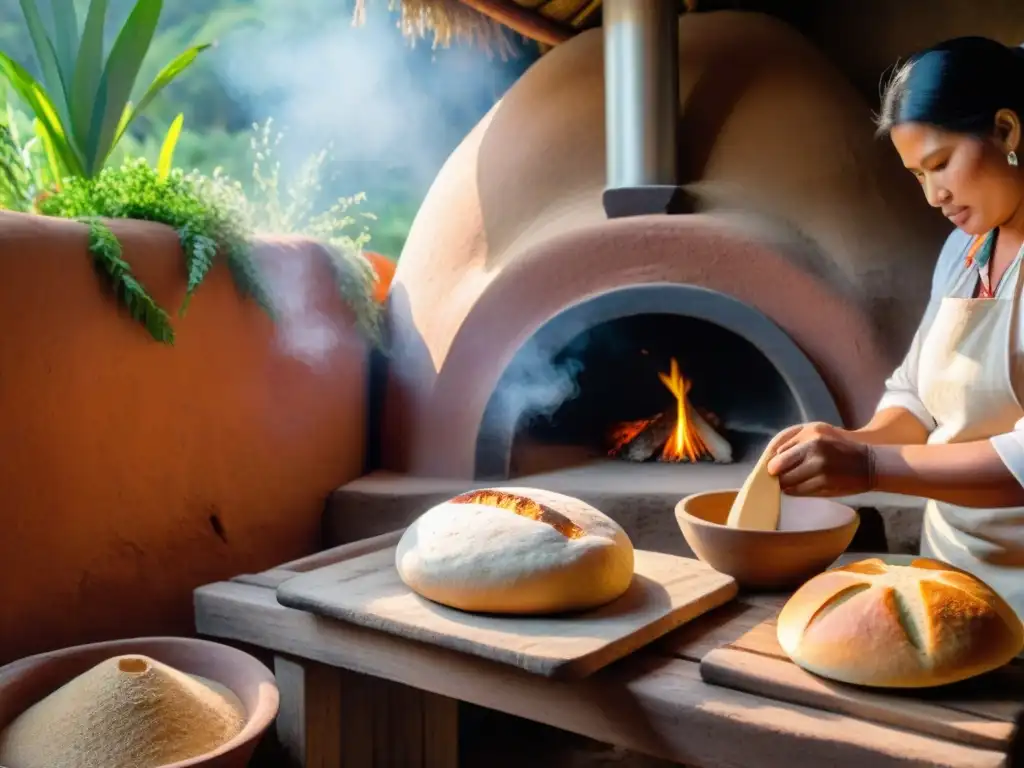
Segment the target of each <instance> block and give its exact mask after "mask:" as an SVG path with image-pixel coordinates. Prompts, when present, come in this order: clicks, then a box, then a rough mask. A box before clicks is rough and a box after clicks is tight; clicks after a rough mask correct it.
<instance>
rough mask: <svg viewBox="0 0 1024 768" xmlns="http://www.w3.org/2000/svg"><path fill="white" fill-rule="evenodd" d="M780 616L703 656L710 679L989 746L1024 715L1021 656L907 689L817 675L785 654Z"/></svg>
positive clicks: (1008, 735)
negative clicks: (960, 678) (957, 679)
mask: <svg viewBox="0 0 1024 768" xmlns="http://www.w3.org/2000/svg"><path fill="white" fill-rule="evenodd" d="M775 629H776V625H775V618H774V617H772V618H770V619H768V620H766V621H764V622H763V623H761V624H759V625H757V626H755V627H754V628H753V629H751V630H750V631H749V632H747V633H746V634H744V635H742V636H741V637H740V638H739V639H737V640H736V641H734V642H732V643H730V644H729V645H726V646H723V647H721V648H717V649H715V650H712V651H710V652H708V653H707V654H706V655H705V656H704V657H703V659H702V660H701V665H700V671H701V677H703V678H704V680H705V682H708V683H712V684H715V685H721V686H724V687H727V688H733V689H736V690H740V691H746V692H748V693H754V694H757V695H759V696H767V697H769V698H772V699H776V700H779V701H785V702H789V703H792V704H801V705H804V706H808V707H813V708H815V709H820V710H823V716H825V715H824V713H825V712H832V713H838V714H843V715H851V716H853V717H858V718H861V719H863V720H873V721H875V722H879V723H884V724H887V725H892V726H896V727H897V728H903V729H905V730H908V731H915V732H917V733H922V734H926V735H929V736H936V737H939V738H943V739H947V740H949V741H955V742H959V743H962V744H967V745H970V746H975V747H983V748H986V749H995V750H1001V751H1005V750H1006V749H1007V748H1008V747H1009V745H1010V742H1011V739H1012V737H1013V734H1014V731H1015V722H1016V721H1018V719H1019V718H1021V717H1022V716H1024V666H1022V665H1021V664H1020V663H1019V662H1014V663H1012V664H1010V665H1008V666H1006V667H1004V668H1003V669H1001V670H997V671H996V672H992V673H990V674H988V675H982V676H981V677H978V678H975V679H973V680H969V681H966V682H964V683H958V684H956V685H951V686H946V687H944V688H934V689H916V690H912V691H906V692H901V691H897V690H880V689H872V688H858V687H857V686H853V685H846V684H844V683H836V682H832V681H830V680H826V679H824V678H821V677H818V676H816V675H812V674H811V673H810V672H805V671H804V670H803V669H801V668H800V667H798V666H797V665H796V664H794V663H793V662H792V661H790V660H789V657H788V656H786V654H785V652H784V651H783V650H782V648H781V646H780V645H779V643H778V640H777V639H776V635H775Z"/></svg>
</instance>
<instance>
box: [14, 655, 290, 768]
mask: <svg viewBox="0 0 1024 768" xmlns="http://www.w3.org/2000/svg"><path fill="white" fill-rule="evenodd" d="M105 665H106V666H105ZM110 665H115V666H113V667H111V666H110ZM161 665H166V667H163V666H161ZM147 666H148V667H149V669H150V670H161V669H162V670H163V671H164V673H171V676H179V677H188V679H189V681H192V680H196V681H203V682H204V684H205V685H207V686H209V687H210V688H211V689H215V690H217V691H219V692H221V693H222V694H223V696H224V697H226V698H229V699H230V701H231V702H232V707H233V708H235V709H236V711H237V713H238V721H237V726H236V727H233V728H232V733H234V735H233V736H231V737H230V738H228V739H227V740H225V741H223V742H222V743H220V744H219V745H217V746H216V747H213V748H211V749H209V750H208V751H206V752H205V753H204V754H200V755H197V756H193V757H190V758H188V759H185V760H178V761H176V762H175V761H171V762H167V763H165V764H164V765H162V766H161V768H187V767H190V766H196V767H197V768H198V767H199V766H202V767H203V768H244V766H246V765H248V763H249V761H250V760H251V758H252V755H253V752H254V750H255V749H256V746H257V744H258V743H259V741H260V738H261V737H262V735H263V733H264V732H265V731H266V730H267V728H268V727H269V726H270V724H271V723H272V722H273V720H274V718H275V717H276V716H277V711H278V703H279V694H278V689H277V685H276V683H275V681H274V675H273V674H272V673H271V672H270V670H269V669H267V668H266V667H265V666H264V665H263V664H262V663H260V662H259V661H258V660H257V659H255V658H253V657H252V656H250V655H249V654H247V653H244V652H242V651H239V650H236V649H234V648H229V647H227V646H224V645H220V644H218V643H212V642H208V641H205V640H193V639H190V638H176V637H153V638H138V639H132V640H117V641H113V642H106V643H94V644H92V645H80V646H75V647H73V648H65V649H63V650H59V651H53V652H50V653H43V654H39V655H37V656H30V657H28V658H25V659H22V660H20V661H16V662H13V663H11V664H8V665H7V666H5V667H2V668H0V744H2V743H3V739H4V735H6V737H7V739H8V742H7V743H8V744H9V743H10V734H11V733H13V732H14V731H15V730H16V729H15V728H11V727H10V726H12V724H14V723H16V722H17V721H18V720H19V719H20V720H21V722H22V723H24V722H25V721H26V718H20V716H21V715H22V714H23V713H26V717H27V718H28V719H31V715H29V714H28V711H29V710H30V708H32V707H33V706H34V705H36V704H37V703H38V704H39V706H38V707H36V711H41V710H45V709H46V707H47V706H48V704H49V702H50V701H52V700H53V699H54V698H56V697H55V696H51V694H54V693H55V692H58V691H62V692H67V691H72V690H76V689H75V685H76V684H77V682H78V681H79V680H83V679H86V678H87V677H88V676H89V675H90V674H93V675H95V670H97V669H100V670H102V669H104V668H107V669H108V674H107V677H101V678H100V679H101V680H106V679H108V678H110V677H111V674H113V675H115V676H116V675H118V674H122V675H131V674H143V673H145V672H146V667H147ZM166 668H171V669H170V670H167V669H166ZM111 669H112V670H113V671H112V673H109V670H111ZM165 676H166V675H165ZM93 679H94V680H95V679H96V678H95V677H94V678H93ZM67 698H68V697H66V696H65V702H64V705H65V709H66V705H67V701H66V699H67ZM81 698H83V699H87V700H84V701H82V702H81V706H82V707H83V708H85V707H93V708H97V707H99V706H100V705H99V704H97V700H98V699H103V698H104V697H103V695H102V693H101V694H100V695H99V696H97V695H89V696H83V697H81ZM206 711H208V710H203V712H206ZM97 714H99V715H100V716H99V717H98V721H99V722H101V723H102V721H103V717H102V714H103V713H102V712H98V713H97ZM150 714H151V717H150V721H149V722H150V725H151V727H152V728H157V729H159V728H161V727H166V724H161V723H159V722H157V723H154V722H153V717H152V713H150ZM172 717H173V715H172ZM209 717H212V714H210V715H209ZM102 727H103V726H102V725H101V726H100V727H99V728H100V729H102ZM24 730H25V729H24V728H23V729H22V731H24ZM32 730H34V731H36V732H38V733H33V734H29V735H28V736H27V737H26V736H25V734H24V733H22V734H19V738H21V739H23V740H26V739H33V738H34V739H37V740H42V739H47V740H49V741H50V742H60V740H61V739H62V738H65V736H64V735H62V734H61V733H60V732H59V731H60V728H57V727H55V728H53V729H52V730H51V731H50V732H49V733H47V729H46V728H45V727H40V724H39V723H33V727H32ZM169 730H172V731H173V730H174V724H171V725H170V728H169ZM64 759H65V754H61V755H60V756H59V758H58V761H57V762H58V763H59V764H61V765H63V761H64ZM66 759H68V760H71V763H69V764H73V763H74V758H73V757H70V756H68V757H67V758H66ZM7 762H10V760H9V758H7ZM0 764H3V765H7V763H5V762H4V760H0ZM7 768H21V766H18V765H14V764H13V763H12V764H11V765H7Z"/></svg>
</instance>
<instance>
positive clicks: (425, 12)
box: [355, 0, 696, 56]
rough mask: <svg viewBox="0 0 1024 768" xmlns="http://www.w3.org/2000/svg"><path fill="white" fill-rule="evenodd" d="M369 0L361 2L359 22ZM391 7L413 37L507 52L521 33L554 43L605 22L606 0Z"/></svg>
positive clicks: (461, 1) (428, 1)
mask: <svg viewBox="0 0 1024 768" xmlns="http://www.w3.org/2000/svg"><path fill="white" fill-rule="evenodd" d="M368 2H369V0H356V19H355V20H356V23H360V21H361V20H362V16H363V14H364V12H365V6H366V4H367V3H368ZM388 5H389V6H390V7H391V8H394V9H396V10H398V9H399V8H400V10H401V17H400V21H399V25H400V26H401V28H402V31H403V32H405V34H406V35H408V36H409V37H411V38H413V39H416V38H423V37H428V36H431V37H432V38H433V42H434V45H438V46H448V45H450V44H451V43H452V41H454V40H460V41H464V42H470V43H473V44H477V45H482V46H483V47H485V48H487V49H488V50H492V51H496V52H498V53H499V54H501V55H502V56H504V55H507V54H509V53H511V52H512V51H513V50H514V43H513V41H514V38H515V35H516V34H519V35H522V36H523V37H526V38H529V39H530V40H535V41H537V42H538V43H540V44H541V45H542V46H553V45H558V44H559V43H562V42H564V41H566V40H568V39H569V38H570V37H572V36H573V35H576V34H578V33H579V32H581V31H583V30H584V29H589V28H590V27H595V26H598V25H600V23H601V0H388ZM695 5H696V0H680V6H681V8H682V7H685V8H686V9H688V10H692V9H693V7H694V6H695Z"/></svg>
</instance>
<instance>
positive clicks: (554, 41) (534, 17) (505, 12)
mask: <svg viewBox="0 0 1024 768" xmlns="http://www.w3.org/2000/svg"><path fill="white" fill-rule="evenodd" d="M461 2H462V4H463V5H467V6H469V7H470V8H472V9H473V10H474V11H477V12H479V13H482V14H483V15H484V16H487V17H489V18H491V19H493V20H494V21H496V22H498V23H499V24H503V25H504V26H506V27H508V28H509V29H511V30H512V31H513V32H517V33H519V34H520V35H523V36H524V37H528V38H530V39H531V40H536V41H537V42H539V43H543V44H545V45H558V44H559V43H564V42H565V41H566V40H568V39H569V38H571V37H573V36H574V35H576V32H577V30H575V29H573V28H572V27H569V26H567V25H565V24H560V23H559V22H557V21H553V20H551V19H548V18H546V17H544V16H541V15H540V14H539V13H534V12H533V11H531V10H529V9H528V8H523V7H522V6H521V5H517V4H516V3H514V2H512V0H461Z"/></svg>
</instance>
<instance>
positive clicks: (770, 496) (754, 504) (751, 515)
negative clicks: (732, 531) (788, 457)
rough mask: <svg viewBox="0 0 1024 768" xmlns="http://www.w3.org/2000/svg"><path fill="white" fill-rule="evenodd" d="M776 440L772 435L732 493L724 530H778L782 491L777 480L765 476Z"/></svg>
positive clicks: (771, 476) (767, 475)
mask: <svg viewBox="0 0 1024 768" xmlns="http://www.w3.org/2000/svg"><path fill="white" fill-rule="evenodd" d="M778 439H779V437H778V436H776V437H775V438H774V439H773V440H772V441H771V442H769V443H768V445H767V447H766V448H765V449H764V452H763V453H762V454H761V458H759V459H758V460H757V464H755V465H754V469H753V470H751V472H750V474H749V475H747V479H746V481H745V482H744V483H743V487H742V488H740V490H739V493H737V494H736V499H735V500H734V501H733V503H732V508H731V509H730V510H729V517H728V518H727V519H726V521H725V524H726V525H727V526H728V527H730V528H745V529H747V530H753V531H776V530H778V528H779V518H780V516H781V515H782V488H781V487H780V486H779V479H778V478H777V477H775V476H773V475H770V474H768V462H769V461H770V460H771V458H772V456H774V455H775V447H776V444H777V442H778Z"/></svg>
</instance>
